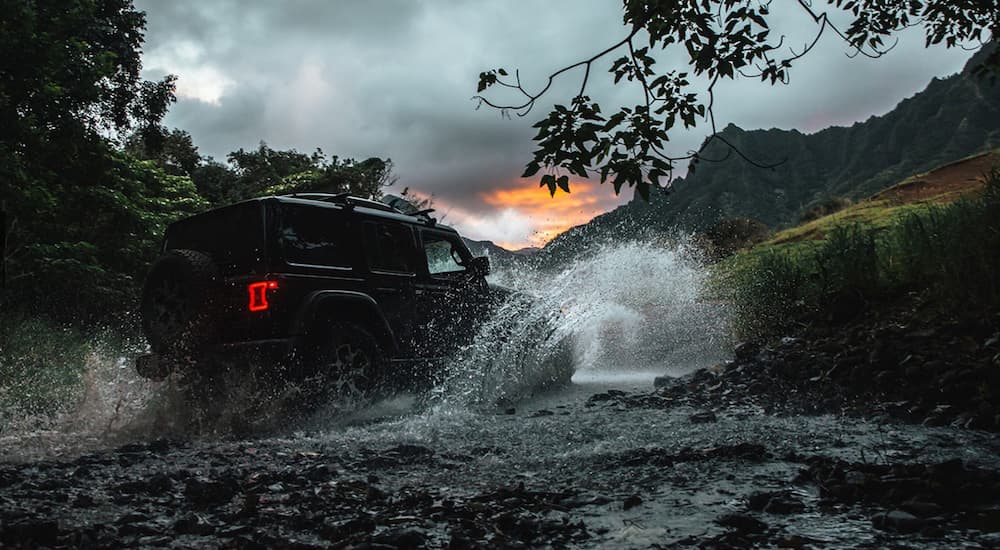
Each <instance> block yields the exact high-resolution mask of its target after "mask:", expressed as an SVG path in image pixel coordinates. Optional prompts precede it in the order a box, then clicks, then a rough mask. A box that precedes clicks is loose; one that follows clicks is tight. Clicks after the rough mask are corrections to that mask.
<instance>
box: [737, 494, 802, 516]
mask: <svg viewBox="0 0 1000 550" xmlns="http://www.w3.org/2000/svg"><path fill="white" fill-rule="evenodd" d="M747 507H749V508H750V509H751V510H754V511H757V512H766V513H768V514H798V513H801V512H802V511H803V510H805V504H803V503H802V499H800V498H798V497H797V496H795V495H794V494H792V493H791V492H789V491H772V492H762V493H755V494H753V495H750V496H749V497H747Z"/></svg>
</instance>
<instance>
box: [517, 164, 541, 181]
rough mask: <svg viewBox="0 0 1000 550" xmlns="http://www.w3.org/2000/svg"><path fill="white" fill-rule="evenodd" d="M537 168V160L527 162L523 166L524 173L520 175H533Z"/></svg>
mask: <svg viewBox="0 0 1000 550" xmlns="http://www.w3.org/2000/svg"><path fill="white" fill-rule="evenodd" d="M539 168H541V167H540V166H539V165H538V163H537V162H534V161H532V162H529V163H528V165H527V166H525V168H524V173H523V174H521V177H522V178H530V177H531V176H534V175H535V174H536V173H537V172H538V170H539Z"/></svg>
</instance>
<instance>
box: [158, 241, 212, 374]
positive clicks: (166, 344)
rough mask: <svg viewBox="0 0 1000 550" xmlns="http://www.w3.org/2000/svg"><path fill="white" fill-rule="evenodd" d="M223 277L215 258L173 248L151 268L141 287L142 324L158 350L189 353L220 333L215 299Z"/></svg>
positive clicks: (178, 353)
mask: <svg viewBox="0 0 1000 550" xmlns="http://www.w3.org/2000/svg"><path fill="white" fill-rule="evenodd" d="M220 281H221V278H220V276H219V270H218V268H217V267H216V266H215V263H214V262H213V261H212V258H211V257H210V256H208V255H207V254H205V253H203V252H198V251H195V250H181V249H178V250H170V251H167V252H166V253H165V254H164V255H163V256H160V258H159V259H158V260H156V262H154V263H153V267H152V268H151V269H150V270H149V275H148V276H147V277H146V282H145V285H144V286H143V289H142V304H141V306H140V308H141V309H140V311H141V313H142V328H143V332H145V333H146V339H147V340H148V341H149V345H150V346H151V347H152V348H153V351H154V352H156V353H170V354H174V355H190V354H191V353H195V352H197V351H198V350H199V349H202V348H204V347H205V346H207V345H209V344H211V343H212V342H213V341H214V340H215V339H216V337H217V334H218V333H217V327H216V319H215V316H214V315H213V314H212V312H213V308H212V302H213V298H214V296H215V294H216V293H217V291H218V290H219V287H220Z"/></svg>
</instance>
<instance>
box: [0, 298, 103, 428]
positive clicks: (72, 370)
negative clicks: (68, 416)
mask: <svg viewBox="0 0 1000 550" xmlns="http://www.w3.org/2000/svg"><path fill="white" fill-rule="evenodd" d="M88 351H89V346H88V344H87V340H86V338H85V336H84V335H83V334H81V333H80V332H79V331H77V330H75V329H71V328H63V327H60V326H57V325H55V324H53V323H51V322H49V321H47V320H45V319H42V318H29V317H23V316H10V315H5V316H4V317H3V318H2V319H0V417H3V416H5V415H6V414H19V415H23V414H31V415H45V414H51V413H54V412H57V411H58V410H59V409H60V408H61V407H63V406H65V405H66V404H68V403H72V402H73V401H74V400H75V398H76V397H78V394H79V391H80V388H81V377H82V375H83V372H84V370H85V359H86V355H87V352H88Z"/></svg>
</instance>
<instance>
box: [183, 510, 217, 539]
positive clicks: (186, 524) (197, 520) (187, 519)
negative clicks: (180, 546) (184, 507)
mask: <svg viewBox="0 0 1000 550" xmlns="http://www.w3.org/2000/svg"><path fill="white" fill-rule="evenodd" d="M173 528H174V532H175V533H177V534H178V535H211V534H213V533H215V527H213V526H212V525H210V524H209V523H208V522H206V521H205V520H204V519H202V518H201V517H200V516H198V515H196V514H185V515H184V516H182V517H181V518H180V519H178V520H177V521H175V522H174V524H173Z"/></svg>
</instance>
